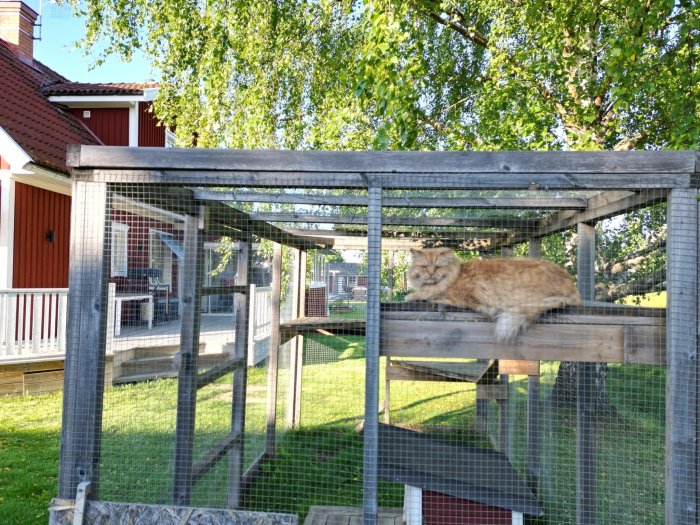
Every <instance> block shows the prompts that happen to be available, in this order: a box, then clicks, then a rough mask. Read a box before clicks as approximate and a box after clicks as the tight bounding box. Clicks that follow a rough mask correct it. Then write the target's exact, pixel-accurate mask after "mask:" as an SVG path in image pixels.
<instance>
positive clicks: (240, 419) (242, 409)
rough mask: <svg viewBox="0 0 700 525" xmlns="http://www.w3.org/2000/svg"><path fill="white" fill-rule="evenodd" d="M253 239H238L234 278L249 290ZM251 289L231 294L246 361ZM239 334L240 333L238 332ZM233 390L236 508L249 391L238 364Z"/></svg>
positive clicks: (231, 474) (231, 478) (237, 346)
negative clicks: (237, 439)
mask: <svg viewBox="0 0 700 525" xmlns="http://www.w3.org/2000/svg"><path fill="white" fill-rule="evenodd" d="M251 245H252V239H251V238H250V237H249V238H248V239H246V240H245V241H243V242H241V243H240V246H239V250H238V261H237V267H238V270H237V272H236V280H237V282H238V283H239V284H241V285H244V286H246V289H247V290H250V287H249V285H250V272H251V267H252V261H253V250H252V249H251V248H252V247H251ZM250 301H251V298H250V293H249V292H248V291H246V293H237V294H236V295H235V296H234V315H235V319H234V322H235V326H236V340H235V342H234V357H235V358H236V359H240V360H241V361H242V362H244V363H247V362H248V329H249V321H250V319H249V317H250V316H249V313H250ZM239 334H240V335H239ZM232 388H233V390H232V392H233V394H232V406H231V434H233V435H240V436H241V439H240V440H239V441H238V442H237V443H236V446H235V447H234V448H233V449H232V450H231V451H230V452H229V468H228V503H227V504H228V507H229V508H230V509H236V508H238V507H240V505H241V497H242V492H243V472H244V466H243V449H244V444H245V439H244V434H245V414H246V396H247V391H248V370H247V368H246V367H241V368H239V369H237V370H235V371H234V373H233V387H232Z"/></svg>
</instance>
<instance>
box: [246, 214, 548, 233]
mask: <svg viewBox="0 0 700 525" xmlns="http://www.w3.org/2000/svg"><path fill="white" fill-rule="evenodd" d="M250 217H251V218H252V219H253V220H257V221H268V222H304V223H310V224H363V225H364V224H367V216H366V215H364V214H361V215H314V214H309V213H252V214H251V215H250ZM382 224H384V225H393V226H443V227H455V228H469V227H476V228H509V229H525V230H526V229H534V228H536V227H537V226H538V225H539V221H538V220H535V219H518V218H508V217H390V216H384V217H382Z"/></svg>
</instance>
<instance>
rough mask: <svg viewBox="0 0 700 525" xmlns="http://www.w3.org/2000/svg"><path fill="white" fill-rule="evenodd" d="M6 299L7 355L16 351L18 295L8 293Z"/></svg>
mask: <svg viewBox="0 0 700 525" xmlns="http://www.w3.org/2000/svg"><path fill="white" fill-rule="evenodd" d="M7 299H8V305H7V314H8V315H7V324H6V327H7V355H14V354H15V352H16V351H17V347H16V345H17V308H18V301H19V296H18V295H17V294H14V293H10V294H8V297H7Z"/></svg>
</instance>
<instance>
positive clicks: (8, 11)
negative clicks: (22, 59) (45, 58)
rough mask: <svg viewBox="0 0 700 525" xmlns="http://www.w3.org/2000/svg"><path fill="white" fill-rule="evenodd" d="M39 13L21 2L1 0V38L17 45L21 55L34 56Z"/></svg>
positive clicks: (17, 0)
mask: <svg viewBox="0 0 700 525" xmlns="http://www.w3.org/2000/svg"><path fill="white" fill-rule="evenodd" d="M36 18H37V13H36V12H35V11H34V10H33V9H32V8H31V7H29V6H28V5H27V4H25V3H24V2H21V1H19V0H0V38H2V39H3V40H5V41H7V42H10V43H11V44H15V45H16V46H17V47H18V48H19V52H20V55H24V56H26V57H28V58H32V57H33V56H34V22H36Z"/></svg>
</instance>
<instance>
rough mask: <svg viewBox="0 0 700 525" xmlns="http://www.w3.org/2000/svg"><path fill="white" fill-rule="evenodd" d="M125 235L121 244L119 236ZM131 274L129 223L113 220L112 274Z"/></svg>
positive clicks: (117, 275)
mask: <svg viewBox="0 0 700 525" xmlns="http://www.w3.org/2000/svg"><path fill="white" fill-rule="evenodd" d="M122 235H123V238H124V243H123V244H122V245H121V246H120V245H119V244H118V243H119V238H120V237H121V236H122ZM128 275H129V225H128V224H124V223H123V222H115V221H112V257H111V270H110V276H112V277H127V276H128Z"/></svg>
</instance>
